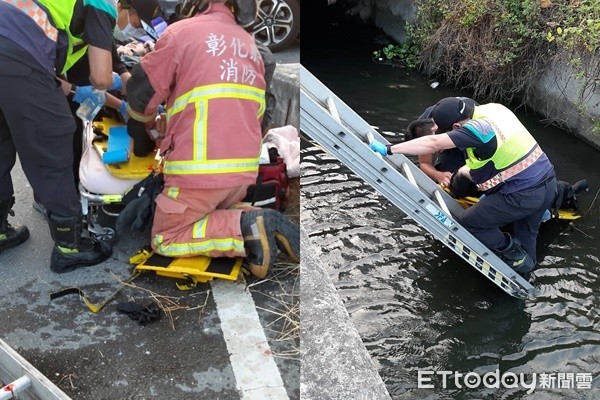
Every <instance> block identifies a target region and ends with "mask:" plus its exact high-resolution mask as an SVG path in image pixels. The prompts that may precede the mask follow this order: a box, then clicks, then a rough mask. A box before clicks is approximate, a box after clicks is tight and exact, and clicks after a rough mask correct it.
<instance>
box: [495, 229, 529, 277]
mask: <svg viewBox="0 0 600 400" xmlns="http://www.w3.org/2000/svg"><path fill="white" fill-rule="evenodd" d="M504 234H505V235H507V236H508V240H509V243H508V246H506V248H505V249H504V250H498V254H499V255H500V258H502V260H503V261H504V262H505V263H506V264H508V266H509V267H511V268H512V269H514V270H515V272H517V273H518V274H519V275H521V276H522V277H523V279H525V280H527V281H528V280H529V276H530V274H531V272H532V271H533V270H534V268H535V262H534V261H533V259H532V258H531V257H529V254H527V253H526V252H525V250H523V247H521V244H520V243H519V241H518V240H517V239H514V240H513V238H512V236H510V235H509V234H508V233H504Z"/></svg>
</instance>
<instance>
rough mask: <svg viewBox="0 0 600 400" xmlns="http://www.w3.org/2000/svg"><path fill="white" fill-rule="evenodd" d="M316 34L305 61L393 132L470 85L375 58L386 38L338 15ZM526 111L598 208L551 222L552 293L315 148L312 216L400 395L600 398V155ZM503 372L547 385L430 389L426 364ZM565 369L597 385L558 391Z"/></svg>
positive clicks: (308, 165) (307, 211) (584, 199)
mask: <svg viewBox="0 0 600 400" xmlns="http://www.w3.org/2000/svg"><path fill="white" fill-rule="evenodd" d="M303 6H304V5H303ZM303 12H304V9H303ZM303 15H304V14H303ZM321 16H323V15H321ZM305 21H306V19H305ZM303 30H304V31H303V38H302V50H301V59H302V64H303V65H304V66H305V67H306V68H308V69H309V70H310V71H311V72H312V73H313V74H315V75H316V76H317V77H318V78H319V79H320V80H321V81H322V82H324V83H325V84H326V85H327V86H328V87H329V88H330V89H332V90H333V91H334V92H335V93H336V94H337V95H338V96H339V97H340V98H341V99H342V100H343V101H345V102H346V103H347V104H348V105H349V106H351V107H352V108H353V109H354V110H355V111H356V112H358V113H359V114H360V115H361V116H362V117H363V118H364V119H365V120H366V121H367V122H369V123H370V124H372V125H374V126H376V127H378V130H379V131H380V132H381V133H384V134H385V135H387V136H388V138H389V139H390V141H392V142H394V141H397V140H401V138H402V132H404V130H405V128H406V126H407V125H408V122H410V121H411V120H412V119H415V118H416V117H418V115H419V114H420V113H421V112H422V111H423V110H424V108H425V107H426V106H428V105H431V104H434V103H435V102H437V101H438V100H439V99H440V98H442V97H446V96H451V95H452V96H453V95H469V93H465V92H458V91H456V90H453V89H449V88H441V87H438V88H437V89H435V90H433V89H431V88H430V87H429V82H428V79H427V78H426V77H423V76H420V75H418V74H416V73H413V72H409V71H407V70H402V69H398V68H390V67H388V66H384V65H378V64H375V63H373V62H372V61H371V60H370V54H371V52H372V50H374V49H375V48H377V47H378V46H377V45H374V44H373V34H372V33H371V32H370V31H369V28H368V27H356V26H351V27H350V28H348V27H347V26H345V25H344V24H343V23H335V24H333V23H331V20H327V19H326V18H325V17H324V18H323V19H322V20H321V21H320V25H319V27H318V28H317V27H315V28H314V30H312V31H311V32H310V34H308V35H306V34H305V32H306V30H305V29H304V26H303ZM517 115H518V116H519V118H520V119H521V120H522V121H523V123H524V124H525V125H526V126H527V127H528V129H529V130H530V131H531V133H532V134H533V135H534V136H535V138H536V139H537V141H538V142H539V143H540V145H541V146H542V148H543V149H544V151H545V152H546V153H547V154H548V156H549V157H550V159H551V161H552V162H553V164H554V166H555V168H556V170H557V174H558V177H559V179H562V180H566V181H571V182H574V181H576V180H579V179H581V178H586V179H588V182H589V183H590V192H589V193H587V194H584V195H581V196H580V197H579V200H580V205H581V208H582V210H583V211H584V214H585V216H584V218H582V219H581V220H578V221H576V222H575V223H574V224H573V226H571V227H563V229H554V228H552V227H549V228H548V227H547V228H545V229H544V230H543V231H542V232H541V237H540V239H539V242H540V243H539V250H538V259H539V260H540V262H539V264H540V265H539V269H538V270H537V271H536V272H535V277H536V281H535V286H536V287H538V288H539V289H540V295H539V296H538V297H537V298H536V299H535V300H532V301H526V302H524V301H520V300H515V299H513V298H510V297H508V296H507V295H505V294H504V293H503V292H501V291H500V290H499V289H497V288H496V287H495V286H494V285H493V284H491V283H490V282H488V281H487V280H485V279H484V278H483V277H481V276H480V275H479V274H478V273H476V272H475V271H474V270H472V268H471V267H469V266H468V265H467V264H465V263H464V262H463V261H462V260H461V259H460V258H458V257H457V256H455V255H454V253H452V252H451V251H450V250H448V249H447V248H445V247H444V246H443V245H441V244H439V243H438V242H437V241H436V240H435V239H433V237H431V235H429V234H428V233H427V232H426V231H424V230H423V229H421V228H420V227H419V226H418V225H417V224H415V223H414V222H413V221H412V220H411V219H410V218H408V217H407V216H406V215H404V214H402V213H401V212H400V211H399V210H398V209H396V208H395V207H394V206H393V205H391V204H390V203H389V202H388V201H387V200H386V199H385V198H384V197H382V196H380V195H379V194H378V193H376V192H375V191H374V190H373V189H371V187H370V186H369V185H367V184H365V183H364V182H363V181H362V180H361V179H360V178H358V177H357V176H355V175H354V174H353V173H352V172H351V171H350V170H349V169H347V168H346V167H345V166H343V165H341V164H340V163H339V162H338V161H337V160H336V159H335V158H334V157H332V156H331V155H328V154H326V153H324V152H323V151H322V150H321V149H320V148H318V147H317V146H308V147H307V148H305V149H304V152H303V155H302V160H303V161H302V170H303V177H302V187H301V191H302V214H301V219H302V224H303V226H304V227H305V228H306V229H307V232H308V233H309V235H310V236H311V237H312V239H313V243H314V244H315V246H316V250H317V251H319V252H320V253H321V259H322V260H323V263H324V264H325V265H327V266H328V269H329V271H330V272H331V278H332V280H333V282H334V284H335V285H336V287H337V289H338V291H339V293H340V295H341V297H342V300H343V301H344V303H345V305H346V307H347V309H348V312H349V313H350V315H351V318H352V320H353V321H354V323H355V324H356V326H357V329H358V331H359V333H360V334H361V337H362V339H363V341H364V343H365V345H366V346H367V349H368V350H369V352H370V354H371V355H372V358H373V360H374V362H375V364H376V366H377V368H378V370H379V372H380V375H381V376H382V378H383V380H384V382H385V383H386V385H387V388H388V390H389V392H390V394H391V395H392V398H394V399H424V398H428V399H473V398H484V399H521V398H523V399H524V398H527V399H529V398H535V399H538V398H539V399H565V398H567V399H571V398H573V399H576V398H577V399H579V398H589V399H592V398H600V378H598V375H599V372H600V316H599V313H598V310H599V306H600V298H599V294H600V282H599V273H600V260H599V258H598V256H599V251H598V248H599V246H600V234H599V233H597V232H598V230H597V229H596V227H597V226H598V224H599V223H600V199H596V201H595V202H594V198H595V196H596V194H597V192H598V188H599V187H600V167H599V166H598V154H599V153H598V151H597V150H595V149H593V148H592V147H590V146H589V145H587V144H585V143H583V142H581V141H580V140H578V139H576V138H575V137H573V136H570V135H569V134H568V133H566V132H564V131H561V130H558V129H556V128H552V127H546V126H544V125H543V124H541V123H540V118H539V117H537V116H535V115H533V114H531V113H530V114H529V115H528V114H526V112H525V110H517ZM496 369H498V370H499V371H500V373H501V374H502V373H505V372H513V373H516V374H519V373H524V374H527V375H526V376H527V382H531V377H532V374H534V373H535V374H537V381H538V382H537V387H536V389H535V391H534V392H533V394H527V393H526V389H524V388H522V387H520V388H499V389H495V388H491V389H489V388H485V387H484V386H483V385H480V386H479V387H478V388H474V389H466V388H464V385H463V388H457V387H455V386H454V385H452V384H449V385H448V387H447V388H446V389H443V388H442V387H441V385H442V380H441V378H438V377H433V381H432V383H433V384H434V385H435V388H434V389H422V388H418V387H417V373H418V371H419V370H421V371H423V370H428V371H459V372H462V373H468V372H476V373H478V374H480V375H483V374H485V373H486V372H491V371H495V370H496ZM543 373H546V374H554V375H552V376H554V379H556V381H554V385H553V386H554V387H553V388H552V387H551V388H543V387H541V386H540V379H542V378H541V376H540V374H543ZM559 373H567V374H568V373H572V374H592V376H593V377H594V381H593V382H592V384H591V387H592V388H591V389H584V388H581V387H580V388H578V387H577V386H576V385H574V386H575V387H574V388H571V389H569V388H558V387H557V386H558V380H559V379H561V382H562V383H563V385H568V381H569V379H570V376H569V375H565V376H561V377H562V378H560V377H559V376H558V374H559ZM577 376H583V375H577ZM565 382H566V383H565Z"/></svg>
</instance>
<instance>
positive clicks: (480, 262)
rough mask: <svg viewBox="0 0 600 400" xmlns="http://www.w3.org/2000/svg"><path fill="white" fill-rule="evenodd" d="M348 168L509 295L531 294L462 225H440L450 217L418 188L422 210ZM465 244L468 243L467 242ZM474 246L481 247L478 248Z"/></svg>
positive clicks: (350, 158) (344, 157) (348, 157)
mask: <svg viewBox="0 0 600 400" xmlns="http://www.w3.org/2000/svg"><path fill="white" fill-rule="evenodd" d="M303 126H306V123H304V124H303ZM321 144H322V145H323V146H324V147H326V148H328V149H329V151H332V153H336V152H337V156H338V159H340V161H342V162H343V163H344V164H346V165H353V164H354V163H355V162H357V161H359V159H358V158H357V157H355V154H340V153H339V151H337V150H336V149H335V146H337V145H336V144H332V143H326V142H322V141H321ZM350 169H351V170H353V171H354V172H355V173H356V174H357V175H359V176H361V177H362V178H363V179H365V180H366V181H367V182H368V183H370V184H371V186H373V187H374V188H375V189H376V190H377V191H379V192H380V193H381V194H382V195H383V196H384V197H386V198H388V199H389V200H390V202H391V203H392V204H394V205H395V206H396V207H398V208H399V209H400V210H402V211H403V212H404V213H405V214H407V215H408V216H409V217H410V218H412V219H413V220H415V221H416V222H417V223H419V224H420V225H421V226H422V227H423V228H424V229H425V230H427V231H429V232H430V233H432V234H433V236H434V237H435V238H436V239H438V240H440V241H441V242H442V243H443V244H445V245H446V246H447V247H449V248H450V249H451V250H453V251H454V252H455V253H456V254H458V255H459V256H460V257H461V258H463V259H464V260H465V261H467V263H469V264H470V265H471V266H473V267H475V268H476V269H477V270H478V271H479V272H481V273H482V274H483V275H484V276H486V278H488V279H489V280H491V281H492V282H493V283H494V284H496V285H497V286H499V287H500V288H501V289H502V290H504V291H505V292H507V293H508V294H510V295H513V296H515V297H520V298H524V297H528V295H529V294H530V293H531V291H532V289H533V287H531V285H530V284H529V283H528V282H527V281H525V280H523V278H521V277H520V276H519V275H517V274H516V273H515V272H514V271H513V270H512V269H511V268H509V267H508V266H507V265H506V264H504V263H503V262H502V261H501V260H500V259H499V258H497V256H495V255H494V254H493V253H491V252H489V250H487V248H485V247H484V246H483V245H482V244H480V243H479V242H478V241H477V242H476V241H474V240H476V239H474V238H473V237H472V236H471V235H470V233H468V232H467V231H466V230H465V229H464V228H462V227H461V228H459V227H457V224H454V225H453V226H452V233H450V232H451V231H450V230H449V229H447V228H446V229H444V228H442V227H441V224H440V221H439V220H438V219H443V220H444V221H446V220H448V219H450V217H449V216H446V215H444V214H443V213H442V212H440V210H439V208H437V207H436V206H434V203H433V202H431V200H430V199H429V198H427V197H425V196H424V195H423V193H422V192H420V191H419V190H417V189H414V190H415V191H417V194H416V196H419V195H420V196H421V199H420V201H421V202H422V204H425V205H426V206H425V208H426V210H425V211H423V210H422V209H421V208H420V207H415V208H411V207H410V204H411V203H413V204H414V198H411V197H410V196H407V194H406V193H404V192H403V191H401V190H394V188H395V187H396V186H395V185H394V184H393V183H390V182H386V183H387V184H383V183H380V184H376V183H375V182H376V181H377V180H378V179H379V180H381V179H380V178H378V177H377V176H376V175H375V174H371V175H369V174H368V173H365V170H361V169H356V168H355V169H353V168H351V167H350ZM400 178H404V177H403V176H402V175H400V174H399V175H398V176H396V177H395V179H396V180H398V179H400ZM413 195H414V194H413ZM466 243H469V245H467V244H466ZM477 247H480V249H478V248H477Z"/></svg>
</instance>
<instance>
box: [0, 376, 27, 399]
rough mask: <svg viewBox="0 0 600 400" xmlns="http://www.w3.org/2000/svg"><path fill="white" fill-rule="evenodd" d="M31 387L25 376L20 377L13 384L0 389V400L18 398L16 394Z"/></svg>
mask: <svg viewBox="0 0 600 400" xmlns="http://www.w3.org/2000/svg"><path fill="white" fill-rule="evenodd" d="M29 386H31V380H30V379H29V378H28V377H27V376H22V377H20V378H19V379H17V380H16V381H14V382H11V383H9V384H8V385H6V386H4V387H2V388H0V400H8V399H12V398H13V397H14V398H18V397H19V396H18V394H19V393H20V392H22V391H24V390H26V389H27V388H28V387H29Z"/></svg>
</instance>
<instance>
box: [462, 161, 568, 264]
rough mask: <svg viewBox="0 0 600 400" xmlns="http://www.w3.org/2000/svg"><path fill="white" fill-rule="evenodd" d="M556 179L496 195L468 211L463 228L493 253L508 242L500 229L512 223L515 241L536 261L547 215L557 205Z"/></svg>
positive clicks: (463, 221)
mask: <svg viewBox="0 0 600 400" xmlns="http://www.w3.org/2000/svg"><path fill="white" fill-rule="evenodd" d="M556 194H557V186H556V177H555V176H554V173H552V176H551V177H548V178H546V179H545V180H544V181H542V182H541V183H540V184H538V185H535V186H533V187H532V188H528V189H525V190H521V191H518V192H515V193H511V194H502V193H493V194H491V195H489V196H485V197H484V198H483V199H481V200H480V201H479V202H478V203H477V204H475V205H474V206H472V207H469V208H468V209H467V210H465V213H464V215H463V216H462V218H461V219H460V224H461V225H462V226H464V227H465V228H466V229H467V230H468V231H469V232H471V233H472V234H473V235H474V236H475V237H476V238H477V239H479V241H481V243H483V244H484V245H486V246H487V247H488V248H489V249H491V250H499V249H501V247H502V245H503V244H505V242H506V240H505V237H504V234H503V233H502V232H501V230H500V228H501V227H503V226H504V225H508V224H511V223H512V228H513V237H515V238H517V239H519V240H520V241H521V244H522V246H523V249H524V250H525V251H526V252H527V254H529V256H530V257H531V258H532V259H533V260H534V261H536V241H537V235H538V230H539V228H540V224H541V220H542V216H543V215H544V212H545V211H546V210H547V209H549V208H550V207H552V206H553V205H554V200H555V198H556Z"/></svg>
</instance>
